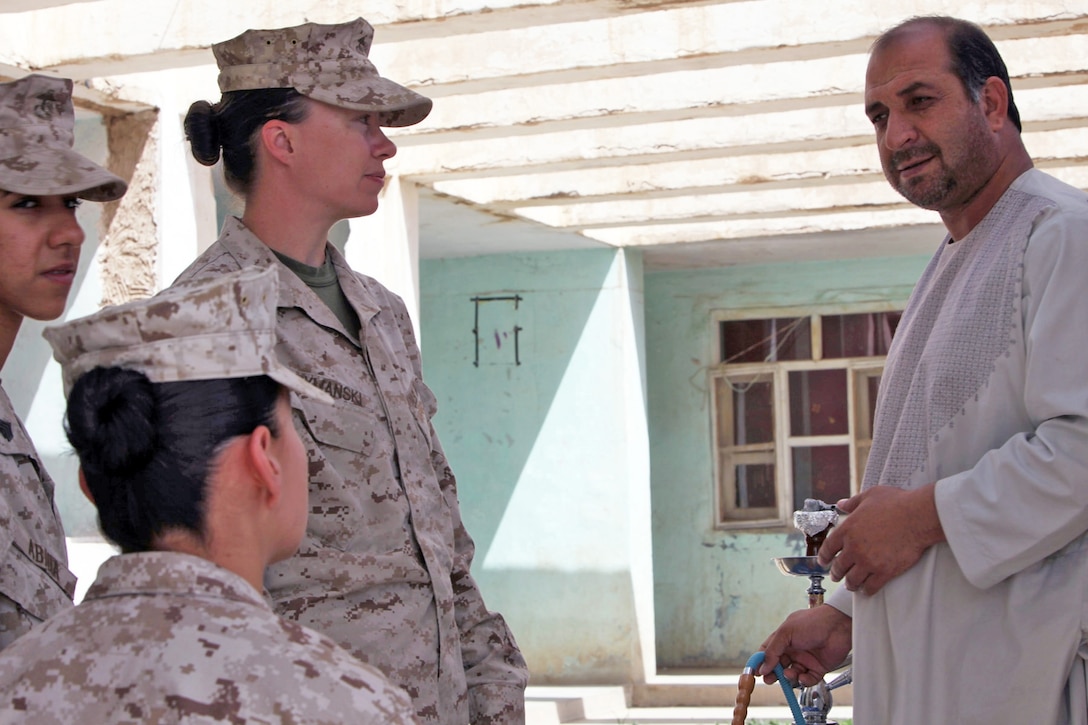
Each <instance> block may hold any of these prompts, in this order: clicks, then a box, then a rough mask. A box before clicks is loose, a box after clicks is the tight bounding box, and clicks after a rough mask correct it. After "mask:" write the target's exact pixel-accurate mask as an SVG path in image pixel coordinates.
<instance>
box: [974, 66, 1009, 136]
mask: <svg viewBox="0 0 1088 725" xmlns="http://www.w3.org/2000/svg"><path fill="white" fill-rule="evenodd" d="M979 102H980V103H982V112H983V113H984V114H986V122H987V123H988V124H989V126H990V129H991V130H993V131H997V130H999V129H1000V128H1001V127H1002V126H1004V125H1005V124H1006V123H1009V89H1008V88H1006V87H1005V82H1004V81H1003V80H1001V79H1000V78H998V77H997V76H990V77H989V78H987V79H986V82H985V83H983V84H982V89H981V90H980V91H979Z"/></svg>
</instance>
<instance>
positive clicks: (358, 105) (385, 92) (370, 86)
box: [296, 76, 434, 127]
mask: <svg viewBox="0 0 1088 725" xmlns="http://www.w3.org/2000/svg"><path fill="white" fill-rule="evenodd" d="M296 90H298V92H299V93H301V94H302V95H304V96H307V97H309V98H312V99H314V100H315V101H321V102H322V103H328V104H330V105H333V106H338V107H340V108H350V109H352V110H354V111H368V112H370V113H377V114H378V122H379V123H380V124H381V125H382V126H393V127H398V126H413V125H415V124H417V123H419V122H420V121H422V120H423V119H425V118H426V117H427V115H428V114H429V113H430V112H431V108H432V107H433V105H434V104H433V102H432V101H431V99H430V98H427V97H426V96H423V95H420V94H419V93H416V92H415V91H413V90H410V89H408V88H405V87H404V86H402V85H400V84H399V83H395V82H394V81H391V80H389V79H388V78H382V77H380V76H379V77H376V78H375V77H372V78H366V79H359V80H349V81H345V82H343V83H340V84H337V85H336V87H335V88H321V87H318V88H313V89H302V88H299V89H296Z"/></svg>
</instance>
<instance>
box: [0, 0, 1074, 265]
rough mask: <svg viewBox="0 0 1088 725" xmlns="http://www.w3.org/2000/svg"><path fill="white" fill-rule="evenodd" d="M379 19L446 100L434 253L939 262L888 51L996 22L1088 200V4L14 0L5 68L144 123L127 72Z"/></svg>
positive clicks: (1043, 136) (1029, 126)
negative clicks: (916, 28)
mask: <svg viewBox="0 0 1088 725" xmlns="http://www.w3.org/2000/svg"><path fill="white" fill-rule="evenodd" d="M893 6H894V7H893ZM359 14H363V15H364V16H365V17H366V18H367V19H368V20H369V21H370V22H371V23H372V24H373V25H374V26H375V28H376V36H375V43H374V48H373V51H372V56H373V58H374V60H375V62H376V64H377V65H378V67H379V69H380V70H381V71H382V73H383V74H384V75H386V76H388V77H391V78H394V79H396V80H398V81H400V82H402V83H405V84H406V85H409V86H412V87H414V88H416V89H417V90H419V91H421V92H423V93H425V94H427V95H429V96H431V97H433V98H434V99H435V108H434V111H433V112H432V114H431V115H430V116H429V117H428V118H427V119H426V120H425V121H424V122H423V123H421V124H419V125H418V126H413V127H410V128H406V129H396V130H395V133H394V134H393V137H394V139H395V140H396V142H397V144H398V146H399V148H400V152H399V154H398V156H397V158H396V160H395V164H396V167H395V171H396V173H398V174H401V175H402V176H404V177H406V178H409V179H411V180H413V181H415V182H417V183H419V184H420V185H421V186H422V188H423V192H422V198H421V206H420V211H421V219H422V221H421V230H420V253H421V255H422V256H424V257H443V256H457V255H471V254H482V253H492V252H509V251H518V250H525V251H535V250H542V249H572V248H592V247H601V246H621V247H639V248H641V249H643V250H644V252H645V255H646V256H645V259H646V263H647V266H648V267H650V268H665V267H691V266H702V265H724V264H745V263H758V262H773V261H782V260H806V259H834V258H843V257H855V256H866V255H881V256H883V255H887V254H915V253H926V252H928V251H930V250H931V249H932V248H933V246H934V245H935V244H936V243H937V241H938V238H939V236H940V233H941V230H940V227H939V225H938V224H937V222H938V220H937V218H936V216H935V215H934V214H933V213H931V212H925V211H921V210H918V209H915V208H914V207H912V206H910V205H909V204H907V203H905V202H904V201H903V200H902V199H901V198H900V197H899V196H898V195H897V194H896V193H895V192H893V191H892V190H891V189H890V188H889V187H888V185H887V183H886V182H885V181H884V178H883V175H882V173H881V171H880V166H879V161H878V159H877V155H876V150H875V148H874V145H873V141H872V131H871V128H870V126H869V123H868V121H867V119H866V118H865V116H864V114H863V113H862V109H861V95H862V91H863V82H864V69H865V63H866V53H867V49H868V47H869V45H870V44H871V42H872V40H873V39H874V37H875V36H876V35H877V34H879V33H880V32H881V31H882V30H884V29H886V28H887V27H889V26H891V25H893V24H894V23H896V22H898V21H900V20H902V19H904V18H906V17H909V16H911V15H916V14H950V15H956V16H959V17H964V18H967V19H971V20H974V21H976V22H979V23H980V24H982V25H983V26H984V27H985V28H986V29H987V31H988V32H989V33H990V35H991V37H993V38H994V40H995V41H996V42H997V44H998V47H999V49H1000V50H1001V52H1002V54H1003V55H1004V57H1005V60H1006V62H1007V64H1008V66H1009V69H1010V72H1011V73H1012V75H1013V87H1014V90H1015V91H1016V96H1017V103H1018V105H1019V107H1020V109H1021V113H1022V115H1023V118H1024V122H1025V141H1026V143H1027V146H1028V150H1029V151H1030V152H1031V153H1032V155H1033V156H1034V158H1035V159H1036V163H1037V164H1038V165H1039V166H1040V167H1042V168H1044V169H1046V170H1048V171H1050V172H1051V173H1054V174H1055V175H1058V176H1059V177H1061V178H1064V179H1066V180H1067V181H1069V182H1070V183H1073V184H1075V185H1078V186H1081V187H1084V188H1088V166H1086V164H1085V156H1086V154H1088V151H1086V150H1088V131H1086V127H1088V52H1086V50H1088V43H1086V41H1088V35H1086V33H1088V0H1070V1H1067V2H1048V1H1045V0H1041V1H1038V2H1027V1H1012V0H1006V1H1002V0H991V1H990V2H986V3H982V2H952V1H951V0H913V1H909V2H899V3H876V2H871V1H861V0H825V1H823V2H812V1H811V0H750V1H746V2H742V1H733V0H656V1H651V0H489V1H487V2H484V1H483V0H369V1H368V2H363V3H360V2H346V1H343V0H299V1H292V0H82V1H81V2H61V0H0V74H4V75H8V76H18V75H22V74H25V73H26V72H28V71H30V70H38V71H46V72H56V73H58V74H60V75H63V76H67V77H71V78H74V79H76V80H77V81H85V83H83V84H82V86H81V88H80V90H79V92H80V94H81V96H82V97H83V98H84V99H85V100H86V101H88V102H90V103H94V104H98V105H101V106H107V107H115V108H118V109H120V110H126V109H128V108H130V107H136V106H138V105H139V99H138V98H135V99H134V98H131V97H129V96H126V85H125V83H124V82H123V81H120V82H119V81H118V80H117V78H124V77H128V76H131V74H134V73H146V72H149V71H151V72H154V71H173V70H176V69H185V68H191V69H192V70H193V72H194V73H202V74H205V76H206V77H210V78H212V79H213V80H212V82H213V83H214V64H213V60H212V57H211V52H210V50H209V46H210V44H211V43H213V42H217V41H219V40H224V39H226V38H229V37H232V36H233V35H236V34H237V33H240V32H242V31H243V30H245V29H246V28H249V27H279V26H286V25H293V24H296V23H300V22H305V21H308V20H311V21H317V22H340V21H343V20H347V19H350V18H353V17H355V16H357V15H359ZM213 88H214V85H213ZM209 97H210V98H211V100H214V96H213V95H212V94H209ZM193 100H195V98H194V99H193Z"/></svg>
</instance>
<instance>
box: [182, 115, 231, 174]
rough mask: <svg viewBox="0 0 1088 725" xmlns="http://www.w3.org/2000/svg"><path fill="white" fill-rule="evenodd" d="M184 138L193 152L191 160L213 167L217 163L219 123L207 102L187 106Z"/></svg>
mask: <svg viewBox="0 0 1088 725" xmlns="http://www.w3.org/2000/svg"><path fill="white" fill-rule="evenodd" d="M185 137H186V138H188V139H189V145H190V147H191V148H192V150H193V158H195V159H196V160H197V161H199V162H200V163H202V164H204V165H205V166H214V165H215V163H216V162H217V161H219V149H220V148H221V147H222V145H223V144H222V140H221V139H220V137H219V122H218V119H217V118H216V115H215V109H214V108H212V105H211V104H210V103H208V102H207V101H196V102H194V103H193V105H191V106H189V112H188V113H186V114H185Z"/></svg>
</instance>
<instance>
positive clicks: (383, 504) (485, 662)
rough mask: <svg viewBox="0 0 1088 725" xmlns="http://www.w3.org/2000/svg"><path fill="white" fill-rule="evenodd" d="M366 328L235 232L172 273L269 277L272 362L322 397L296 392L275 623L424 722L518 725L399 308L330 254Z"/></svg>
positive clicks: (497, 625) (505, 637)
mask: <svg viewBox="0 0 1088 725" xmlns="http://www.w3.org/2000/svg"><path fill="white" fill-rule="evenodd" d="M326 253H327V254H328V255H329V256H330V257H331V258H332V260H333V263H334V265H335V267H336V271H337V275H338V277H339V279H340V285H341V287H342V288H343V291H344V294H345V295H346V296H347V299H348V300H349V301H350V303H351V305H352V307H353V308H354V310H355V312H356V313H357V315H358V317H359V320H360V323H361V327H362V329H361V330H360V331H359V333H358V334H355V333H356V331H347V330H345V329H344V328H343V326H342V325H341V323H340V322H339V321H338V320H337V318H336V316H335V315H334V314H333V313H332V311H331V310H330V309H329V308H328V307H327V306H326V305H325V304H324V303H323V302H321V300H320V299H319V298H318V297H317V295H316V294H314V292H313V291H312V290H310V289H309V288H308V287H307V286H306V285H305V284H304V283H303V282H302V281H301V280H299V279H298V277H297V276H296V275H295V274H294V273H293V272H291V271H290V270H289V269H288V268H287V267H286V266H284V265H283V264H282V263H280V262H279V260H278V259H276V257H275V255H274V254H273V253H272V252H271V251H270V250H269V249H268V248H267V247H266V246H265V245H264V244H262V243H261V241H260V240H259V239H258V238H257V237H256V236H255V235H253V234H252V232H250V231H249V230H248V229H247V228H246V227H245V226H243V225H242V224H241V222H240V221H239V220H237V219H235V218H233V217H231V218H228V219H227V221H226V224H225V226H224V230H223V233H222V235H221V236H220V238H219V241H218V242H216V243H215V244H214V245H212V246H211V247H210V248H209V249H208V250H207V251H206V252H205V253H204V254H202V255H201V256H200V257H199V258H198V259H197V260H196V261H195V262H194V263H193V264H192V265H191V266H190V267H189V269H188V270H187V271H186V272H185V273H184V274H182V276H181V278H180V279H182V280H187V279H194V278H212V277H214V276H216V275H221V274H223V273H226V272H230V271H233V270H237V269H239V268H242V267H250V266H259V267H262V268H268V267H273V268H275V269H277V271H278V274H279V281H280V287H279V289H280V291H279V295H280V297H279V326H278V332H279V342H278V345H277V352H278V354H279V357H280V360H281V361H282V362H283V363H285V364H286V365H287V367H289V368H291V369H292V370H294V371H295V372H297V373H298V374H299V375H301V376H302V377H303V378H305V379H306V380H308V381H310V382H311V383H313V384H314V385H315V386H317V387H318V388H320V389H322V390H324V391H325V392H327V393H329V394H330V395H331V396H332V397H333V398H334V399H335V402H333V403H332V404H327V403H322V402H319V401H315V400H313V399H312V398H308V397H301V396H297V395H292V406H293V407H294V413H295V420H296V426H297V427H298V429H299V433H300V435H301V436H302V440H303V442H304V443H305V444H306V447H307V451H308V457H309V472H310V517H309V522H308V525H307V533H306V537H305V538H304V539H303V542H302V546H301V548H300V550H299V552H298V554H296V555H295V556H294V557H292V558H291V559H289V560H287V561H284V562H281V563H279V564H274V565H272V566H271V567H270V568H269V570H268V573H267V575H266V577H265V585H266V587H267V588H268V590H269V591H270V593H271V595H272V597H273V599H274V601H275V606H276V610H277V611H278V612H279V613H280V614H282V615H284V616H286V617H288V618H290V619H293V620H296V621H298V622H300V623H302V624H305V625H307V626H310V627H313V628H314V629H317V630H318V631H321V632H322V633H324V634H327V635H329V636H330V637H332V638H333V639H335V640H336V641H337V642H338V643H340V644H341V645H343V646H344V647H345V648H347V649H348V650H349V651H351V652H352V653H353V654H355V655H356V656H358V657H359V658H360V659H362V660H364V661H366V662H369V663H371V664H373V665H374V666H376V667H378V668H379V669H381V670H382V671H383V672H385V673H386V674H387V675H388V676H389V677H390V679H392V680H393V682H395V683H396V684H398V685H400V686H401V687H403V688H404V689H405V690H406V691H407V692H408V694H409V695H411V697H412V699H413V701H414V703H415V707H416V712H417V714H418V715H419V717H420V719H421V720H422V721H424V722H428V723H442V724H443V725H457V724H460V723H469V722H472V723H518V722H523V721H524V688H525V684H526V682H527V679H528V674H527V668H526V666H525V661H524V659H523V658H522V656H521V653H520V651H519V650H518V648H517V645H516V643H515V642H514V638H513V635H512V634H511V633H510V630H509V629H508V628H507V626H506V623H505V622H504V621H503V619H502V617H501V616H500V615H498V614H496V613H493V612H489V611H488V610H487V608H486V607H485V605H484V602H483V599H482V597H481V595H480V592H479V590H478V589H477V587H476V583H475V582H474V580H473V579H472V576H471V575H470V573H469V568H470V565H471V563H472V554H473V544H472V540H471V538H470V537H469V535H468V533H467V532H466V531H465V528H464V526H463V525H462V522H461V515H460V510H459V506H458V502H457V490H456V484H455V480H454V477H453V474H452V472H451V471H450V468H449V464H448V463H447V461H446V458H445V455H444V454H443V453H442V448H441V446H440V445H439V442H438V439H437V436H436V434H435V431H434V428H433V427H432V426H431V417H432V416H433V415H434V413H435V410H436V401H435V398H434V395H433V394H432V393H431V391H430V390H429V389H428V388H427V386H426V385H425V384H424V383H423V380H422V377H421V375H422V372H421V367H420V357H419V350H418V347H417V345H416V342H415V338H414V335H413V333H412V326H411V322H410V320H409V318H408V313H407V310H406V308H405V306H404V303H403V302H402V301H401V300H400V298H398V297H397V296H396V295H393V294H392V293H390V292H389V291H388V290H387V289H385V288H384V287H383V286H382V285H381V284H379V283H378V282H376V281H375V280H373V279H370V278H369V277H366V276H364V275H361V274H358V273H355V272H353V271H352V270H351V269H350V267H348V264H347V262H346V261H345V260H344V258H343V256H342V255H340V254H339V252H337V251H336V250H335V249H334V248H333V247H332V246H331V245H328V246H327V247H326Z"/></svg>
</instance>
